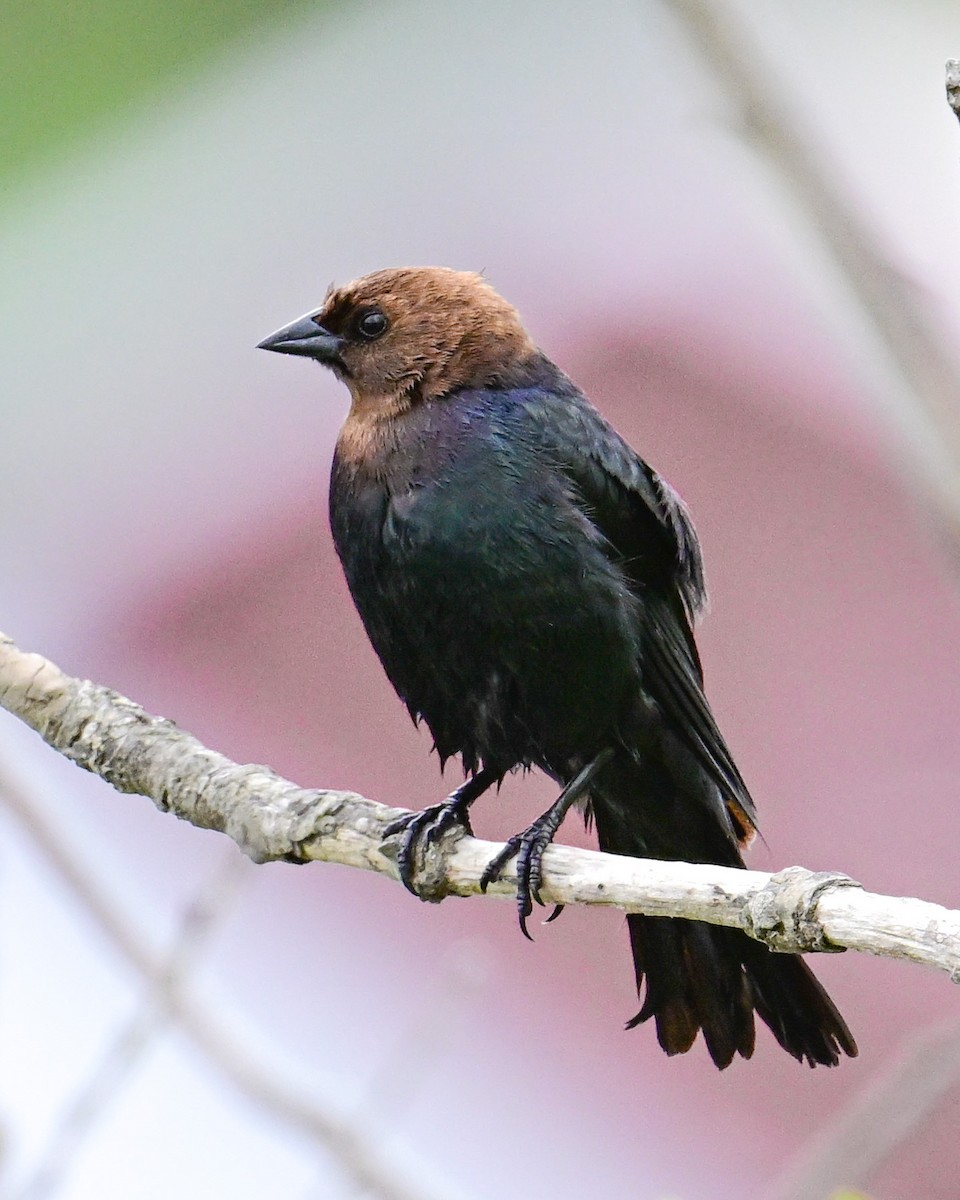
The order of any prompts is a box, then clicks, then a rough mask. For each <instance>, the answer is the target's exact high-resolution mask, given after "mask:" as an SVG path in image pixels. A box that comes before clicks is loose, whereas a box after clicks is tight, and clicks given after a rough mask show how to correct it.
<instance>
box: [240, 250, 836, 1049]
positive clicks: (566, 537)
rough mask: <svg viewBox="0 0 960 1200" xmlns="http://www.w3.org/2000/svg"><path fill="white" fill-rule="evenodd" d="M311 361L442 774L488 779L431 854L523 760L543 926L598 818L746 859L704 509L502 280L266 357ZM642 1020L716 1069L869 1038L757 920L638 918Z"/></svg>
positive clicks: (659, 841)
mask: <svg viewBox="0 0 960 1200" xmlns="http://www.w3.org/2000/svg"><path fill="white" fill-rule="evenodd" d="M260 345H261V347H263V348H264V349H267V350H276V351H279V352H281V353H283V354H299V355H305V356H307V357H309V358H314V359H316V360H318V361H319V362H321V363H323V364H324V365H325V366H327V367H329V368H331V369H332V370H333V371H334V373H335V374H336V375H337V376H338V377H339V378H340V379H342V380H343V381H344V382H345V383H346V385H347V387H348V388H349V390H350V395H351V399H352V403H351V406H350V412H349V415H348V416H347V419H346V422H345V423H344V426H343V429H342V431H341V433H340V437H339V440H338V442H337V448H336V452H335V454H334V460H333V474H332V477H331V482H330V520H331V525H332V528H333V537H334V541H335V543H336V547H337V551H338V553H339V555H340V560H341V562H342V563H343V569H344V571H345V573H346V577H347V582H348V584H349V586H350V591H351V593H352V595H353V599H354V602H355V603H356V606H357V609H358V610H359V613H360V616H361V618H362V620H363V623H364V626H365V627H366V630H367V634H368V635H369V637H370V641H371V642H372V643H373V646H374V649H375V650H376V652H377V654H378V655H379V657H380V661H381V662H382V663H383V666H384V669H385V670H386V673H387V675H388V676H389V678H390V681H391V683H392V684H393V686H394V687H395V688H396V690H397V692H398V693H399V695H400V697H401V699H402V700H403V702H404V703H405V704H406V706H407V708H408V709H409V711H410V713H411V715H412V716H413V718H414V720H416V721H419V720H423V721H425V722H426V724H427V726H428V727H429V729H430V732H431V734H432V735H433V740H434V744H435V748H436V750H437V753H438V754H439V756H440V760H441V763H443V762H445V761H446V760H447V759H448V758H450V757H452V756H454V755H459V756H460V757H461V759H462V761H463V766H464V769H465V773H466V782H465V783H464V784H463V785H462V786H461V787H459V788H458V789H457V790H456V791H455V792H454V793H453V794H452V795H451V796H450V797H449V798H448V800H447V801H446V803H444V804H441V805H436V806H434V807H432V808H429V809H427V810H425V811H424V812H423V813H416V814H411V815H410V817H409V818H407V819H405V820H404V821H402V822H399V823H398V826H397V829H396V831H397V832H400V833H402V834H403V838H402V842H401V846H400V850H399V855H398V864H399V869H400V874H401V877H402V878H403V880H404V882H405V883H406V884H407V886H408V887H410V886H411V874H412V867H413V861H414V852H415V849H416V844H417V840H418V839H420V838H424V837H426V838H428V839H431V838H435V837H436V836H438V835H439V833H440V832H441V831H442V830H444V829H445V828H448V827H449V826H450V825H451V824H452V823H453V822H459V823H460V824H462V825H463V826H464V827H465V828H467V829H469V817H468V809H469V807H470V805H471V804H472V803H473V802H474V801H475V800H476V799H477V797H478V796H480V795H481V794H482V793H483V792H484V791H486V790H487V789H488V788H490V787H491V786H492V785H494V784H497V783H499V782H500V780H502V778H503V777H504V775H506V774H507V772H510V771H513V770H515V769H517V768H518V767H523V768H528V767H539V768H540V770H542V771H545V772H546V773H547V774H548V775H549V776H550V777H551V778H552V779H554V780H556V782H557V783H558V784H559V785H560V786H561V787H562V791H561V793H560V796H559V799H558V800H557V802H556V803H555V804H554V805H552V806H551V808H550V809H549V810H548V811H547V812H546V813H544V814H543V816H542V817H540V818H539V819H538V820H537V821H535V822H534V823H533V825H531V826H530V828H529V829H527V830H525V831H524V832H523V833H521V834H519V835H517V836H516V837H514V838H511V840H510V841H509V842H508V844H507V847H506V850H505V851H504V852H503V853H501V854H500V855H498V856H497V857H496V859H494V861H493V862H492V863H491V864H490V865H489V867H488V868H487V871H486V874H485V883H489V881H490V880H491V879H494V878H496V877H497V875H498V874H499V872H500V871H501V870H502V869H503V867H504V865H505V864H506V863H507V862H508V861H509V859H510V858H511V857H512V856H513V855H514V854H516V855H517V874H518V877H519V880H520V886H519V889H518V905H519V910H520V920H521V925H522V926H523V928H524V932H526V926H525V921H526V918H527V916H528V915H529V914H530V912H531V911H532V903H531V901H532V900H537V901H539V899H540V897H539V894H538V888H539V884H540V879H541V873H540V860H541V857H542V855H543V852H544V850H545V848H546V847H547V845H548V844H549V843H550V841H551V839H552V838H553V835H554V833H555V832H556V830H557V828H558V827H559V825H560V822H561V820H562V819H563V816H564V814H565V813H566V812H567V810H568V809H569V807H570V806H571V805H572V804H573V803H575V802H580V804H581V806H583V807H584V808H585V810H586V813H587V815H588V817H589V816H590V815H592V817H593V820H594V821H595V823H596V829H597V837H598V840H599V843H600V847H601V849H603V850H606V851H609V852H610V853H613V854H628V855H636V856H640V857H644V856H646V857H651V858H658V859H668V860H685V861H688V862H704V863H720V864H723V865H724V866H730V867H742V866H743V860H742V859H741V857H740V849H741V848H742V847H743V846H744V845H745V844H746V843H747V842H749V840H750V839H751V837H752V835H753V834H754V832H755V810H754V805H753V801H752V800H751V798H750V795H749V793H748V791H747V788H746V785H745V784H744V782H743V779H742V778H741V777H740V773H739V771H738V770H737V768H736V766H735V765H734V762H733V759H732V758H731V756H730V752H729V751H728V749H727V747H726V745H725V744H724V741H723V738H722V737H721V735H720V732H719V730H718V729H717V726H716V723H715V721H714V718H713V715H712V714H711V712H710V708H709V706H708V704H707V701H706V699H705V697H704V694H703V673H702V670H701V666H700V659H699V657H698V654H697V648H696V645H695V644H694V639H693V632H692V625H693V620H694V617H695V615H696V614H697V612H698V610H699V609H700V608H701V607H702V605H703V602H704V583H703V570H702V565H701V558H700V547H699V544H698V541H697V536H696V533H695V532H694V529H693V526H692V524H691V522H690V518H689V516H688V515H687V512H686V509H685V508H684V506H683V504H682V503H681V501H680V500H679V498H678V497H677V495H676V494H675V493H674V492H673V491H672V490H671V488H670V487H669V486H668V485H667V484H666V483H665V482H664V481H663V480H662V479H661V478H660V477H659V476H658V475H657V474H656V472H655V471H654V470H653V469H652V468H651V467H649V466H648V465H647V464H646V463H645V462H644V461H643V459H641V458H639V457H638V456H637V455H636V454H635V453H634V452H633V450H631V449H630V447H629V446H628V445H627V444H626V443H625V442H624V441H623V439H622V438H621V437H620V436H619V435H618V434H617V433H616V432H615V430H613V429H612V428H611V427H610V426H609V425H608V424H607V422H606V421H604V419H603V418H602V417H601V416H600V414H599V413H598V412H597V411H596V410H595V409H594V408H593V407H592V406H591V404H590V403H589V401H587V399H586V398H585V397H584V396H583V394H582V393H581V392H580V391H579V389H578V388H577V387H576V385H575V384H573V383H572V382H571V381H570V380H569V379H568V378H567V376H566V375H564V374H563V372H562V371H561V370H560V369H559V368H558V367H556V366H555V365H554V364H553V363H552V362H551V361H550V359H548V358H547V357H546V355H544V354H543V353H542V352H541V351H540V350H538V349H537V347H536V346H535V345H534V344H533V342H532V341H531V340H530V337H529V335H528V334H527V332H526V330H525V329H524V327H523V325H522V323H521V321H520V318H519V316H518V314H517V312H516V311H515V309H513V308H512V307H511V306H510V305H509V304H508V303H507V302H506V301H505V300H503V299H502V298H501V297H500V296H499V295H498V294H497V293H496V292H495V291H494V290H493V289H492V288H491V287H490V286H489V285H488V284H487V283H486V282H485V281H484V280H483V279H482V278H481V276H479V275H474V274H469V273H466V272H460V271H452V270H448V269H446V268H437V267H416V268H401V269H397V270H387V271H378V272H376V273H374V274H372V275H367V276H365V277H363V278H362V279H358V280H357V281H355V282H354V283H351V284H349V285H347V286H346V287H342V288H334V289H331V290H330V292H329V293H328V294H327V297H326V300H325V301H324V303H323V305H322V307H321V308H320V309H319V311H317V312H314V313H313V314H311V315H309V316H306V317H303V318H302V319H301V320H299V321H295V322H293V323H292V324H291V325H288V326H286V327H285V328H283V329H280V330H278V331H277V333H275V334H273V335H272V336H270V337H269V338H266V339H265V340H264V341H263V342H261V343H260ZM627 923H628V926H629V931H630V941H631V945H632V949H633V961H634V965H635V969H636V978H637V988H638V992H640V993H641V995H642V997H643V999H642V1005H641V1008H640V1011H639V1013H638V1014H637V1015H636V1016H635V1017H634V1018H633V1019H632V1020H631V1021H630V1022H629V1025H630V1026H634V1025H636V1024H638V1023H639V1022H641V1021H646V1020H648V1019H649V1018H650V1017H653V1018H654V1019H655V1021H656V1027H657V1035H658V1038H659V1041H660V1045H661V1046H662V1047H663V1049H664V1050H665V1051H666V1052H667V1053H668V1054H679V1053H683V1052H684V1051H686V1050H689V1048H690V1046H691V1045H692V1044H693V1042H694V1040H695V1039H696V1036H697V1033H698V1031H699V1030H702V1031H703V1035H704V1038H705V1040H706V1043H707V1047H708V1049H709V1052H710V1055H711V1056H712V1058H713V1061H714V1062H715V1063H716V1064H717V1066H718V1067H725V1066H727V1065H728V1064H729V1063H730V1062H731V1060H732V1059H733V1057H734V1055H736V1054H741V1055H742V1056H743V1057H744V1058H749V1057H750V1055H751V1054H752V1053H753V1047H754V1016H753V1014H754V1011H756V1012H757V1013H758V1014H759V1015H760V1017H761V1018H762V1019H763V1020H764V1021H765V1022H766V1023H767V1025H769V1027H770V1029H771V1030H772V1031H773V1034H774V1036H775V1037H776V1039H777V1041H778V1042H779V1043H780V1045H781V1046H783V1048H784V1049H785V1050H787V1051H788V1052H789V1053H790V1054H792V1055H793V1056H794V1057H795V1058H797V1059H799V1060H800V1061H804V1060H806V1061H807V1062H808V1063H810V1065H811V1066H813V1065H815V1064H817V1063H822V1064H826V1065H830V1066H834V1065H836V1064H837V1062H838V1061H839V1056H840V1052H841V1051H842V1052H843V1053H845V1054H848V1055H851V1056H852V1055H855V1054H856V1053H857V1047H856V1043H855V1042H854V1040H853V1037H852V1036H851V1034H850V1031H849V1030H848V1029H847V1026H846V1024H845V1023H844V1021H843V1018H842V1017H841V1016H840V1014H839V1013H838V1012H837V1009H836V1008H835V1007H834V1005H833V1003H832V1001H831V1000H830V998H829V996H828V995H827V994H826V992H825V991H824V990H823V988H822V987H821V986H820V984H819V983H818V982H817V980H816V978H815V977H814V975H813V974H812V972H811V971H810V970H809V968H808V967H807V965H806V963H804V962H803V961H802V960H801V959H800V958H797V957H794V956H791V955H785V954H774V953H772V952H771V951H769V950H768V949H767V948H766V947H765V946H763V945H762V944H760V943H759V942H757V941H754V940H753V939H751V938H750V937H748V936H747V935H746V934H745V933H743V932H741V931H740V930H737V929H730V928H721V927H717V926H711V925H706V924H703V923H701V922H697V921H686V920H678V919H673V918H665V917H646V916H639V915H630V916H628V917H627Z"/></svg>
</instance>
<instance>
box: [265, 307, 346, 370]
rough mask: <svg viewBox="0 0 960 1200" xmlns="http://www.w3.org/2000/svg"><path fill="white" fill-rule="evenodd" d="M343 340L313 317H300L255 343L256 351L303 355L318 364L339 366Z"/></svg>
mask: <svg viewBox="0 0 960 1200" xmlns="http://www.w3.org/2000/svg"><path fill="white" fill-rule="evenodd" d="M342 345H343V338H340V337H337V335H336V334H335V333H331V332H330V331H329V329H324V327H323V326H322V325H321V324H320V323H319V322H318V321H317V320H316V318H315V317H301V318H300V319H299V320H297V321H293V322H291V323H290V324H289V325H284V327H283V328H282V329H278V330H277V332H276V333H271V334H270V336H269V337H265V338H264V339H263V341H262V342H258V343H257V349H258V350H276V352H277V353H278V354H303V355H305V356H306V357H308V358H315V359H317V361H318V362H322V363H328V364H339V362H340V348H341V346H342Z"/></svg>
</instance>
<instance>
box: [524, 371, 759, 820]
mask: <svg viewBox="0 0 960 1200" xmlns="http://www.w3.org/2000/svg"><path fill="white" fill-rule="evenodd" d="M545 415H546V414H545ZM544 429H545V430H546V431H549V432H547V437H548V440H549V448H550V450H551V451H552V452H553V453H554V454H555V455H557V458H558V463H559V465H560V466H561V468H562V469H563V470H564V471H565V472H566V473H567V474H568V476H569V477H570V478H571V479H572V480H573V482H574V483H575V484H576V486H577V488H578V489H579V491H580V494H581V495H582V497H583V500H584V503H585V505H586V506H587V509H588V511H589V513H590V516H591V519H592V520H593V521H594V522H595V523H596V525H597V527H598V528H599V529H600V530H601V531H602V533H603V534H604V536H605V537H606V539H607V541H608V542H609V543H610V545H611V547H612V548H613V550H614V551H615V553H616V554H617V555H618V556H619V558H620V559H621V561H622V563H623V566H624V569H625V571H626V572H627V574H628V576H629V577H630V579H631V580H632V581H633V583H634V584H635V585H636V590H637V595H638V596H639V597H640V599H641V601H642V604H641V613H642V618H641V619H642V621H643V623H644V626H645V629H644V635H645V636H644V638H643V645H644V660H643V678H644V686H645V687H646V688H648V690H649V691H650V692H651V694H652V695H653V697H654V699H655V700H656V702H657V704H658V705H659V707H660V709H661V710H662V712H663V713H664V716H665V717H666V718H667V720H668V722H669V724H670V727H671V728H672V729H673V730H674V732H675V733H676V734H677V735H678V736H679V737H680V738H682V739H683V741H684V742H685V743H686V745H687V746H688V748H689V749H690V750H691V751H692V753H693V754H694V755H695V756H696V758H697V760H698V761H699V763H700V765H701V767H702V768H703V769H704V770H705V771H706V773H707V775H708V776H709V777H710V779H711V780H712V781H713V782H714V783H715V784H716V786H717V787H718V788H719V790H720V794H721V796H722V797H723V801H724V804H725V806H726V809H727V811H728V813H729V815H730V818H731V820H732V822H733V827H734V831H735V833H736V836H737V838H738V840H740V841H746V840H747V839H749V837H750V836H751V835H752V834H753V832H754V830H755V828H756V809H755V807H754V804H753V801H752V799H751V797H750V793H749V792H748V791H747V787H746V784H745V783H744V781H743V778H742V776H741V775H740V772H739V771H738V770H737V767H736V765H735V764H734V762H733V759H732V757H731V755H730V751H729V750H728V749H727V746H726V743H725V742H724V740H723V737H722V735H721V733H720V731H719V729H718V728H717V724H716V721H715V720H714V717H713V714H712V713H711V711H710V706H709V705H708V703H707V700H706V697H705V696H704V694H703V669H702V667H701V664H700V657H699V655H698V653H697V647H696V643H695V642H694V638H693V628H692V623H693V620H694V618H695V616H696V614H697V613H698V612H699V611H700V610H701V609H702V608H703V606H704V604H705V602H706V588H705V584H704V577H703V560H702V557H701V554H700V544H699V541H698V539H697V535H696V531H695V530H694V528H693V523H692V522H691V520H690V516H689V514H688V513H687V510H686V508H685V507H684V505H683V502H682V501H681V500H680V498H679V496H677V494H676V493H675V492H674V491H673V489H672V488H671V487H670V486H669V484H667V483H666V482H665V481H664V480H663V479H661V478H660V476H659V475H657V473H656V472H655V471H654V470H653V468H652V467H650V466H649V465H648V464H647V463H645V462H644V461H643V459H642V458H640V457H639V456H638V455H637V454H636V453H635V452H634V451H633V450H632V449H631V448H630V447H629V446H628V445H627V443H626V442H625V441H624V440H623V439H622V438H621V437H620V436H619V434H617V433H616V431H615V430H614V429H612V428H611V426H609V425H608V424H607V423H606V421H604V419H603V418H602V417H601V416H600V414H599V413H598V412H597V411H596V410H595V409H594V408H592V406H591V405H590V404H589V402H588V401H586V400H585V399H584V398H583V397H582V396H581V395H580V394H579V393H574V394H570V395H568V396H565V397H564V398H563V399H562V400H560V401H559V402H558V404H557V406H556V408H554V409H553V411H551V413H550V419H549V420H545V421H544Z"/></svg>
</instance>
